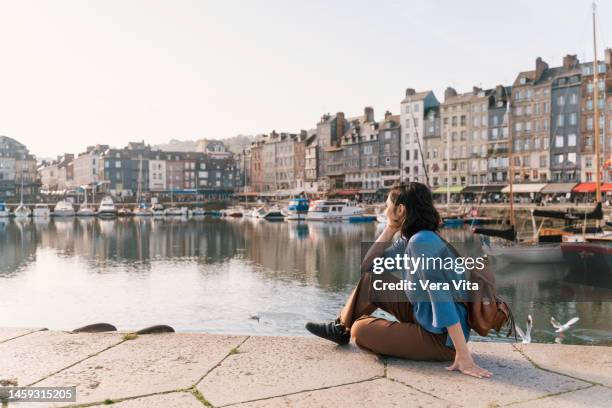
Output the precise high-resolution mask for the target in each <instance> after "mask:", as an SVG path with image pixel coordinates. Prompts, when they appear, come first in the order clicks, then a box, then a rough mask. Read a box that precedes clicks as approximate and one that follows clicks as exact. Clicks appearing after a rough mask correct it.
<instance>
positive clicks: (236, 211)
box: [222, 207, 244, 218]
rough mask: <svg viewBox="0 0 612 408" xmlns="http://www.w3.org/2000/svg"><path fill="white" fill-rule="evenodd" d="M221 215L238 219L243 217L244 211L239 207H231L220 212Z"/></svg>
mask: <svg viewBox="0 0 612 408" xmlns="http://www.w3.org/2000/svg"><path fill="white" fill-rule="evenodd" d="M222 215H223V216H225V217H233V218H240V217H242V216H243V215H244V209H243V208H241V207H232V208H228V209H227V210H224V211H222Z"/></svg>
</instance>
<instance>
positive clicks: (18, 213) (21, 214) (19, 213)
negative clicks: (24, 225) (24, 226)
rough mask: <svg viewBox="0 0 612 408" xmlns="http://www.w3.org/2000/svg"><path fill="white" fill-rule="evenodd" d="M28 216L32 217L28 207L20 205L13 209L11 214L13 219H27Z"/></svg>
mask: <svg viewBox="0 0 612 408" xmlns="http://www.w3.org/2000/svg"><path fill="white" fill-rule="evenodd" d="M30 215H32V210H30V209H29V208H28V207H25V206H22V205H20V206H19V207H17V208H16V209H15V211H14V212H13V216H14V217H15V218H21V219H23V218H28V217H29V216H30Z"/></svg>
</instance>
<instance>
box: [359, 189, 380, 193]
mask: <svg viewBox="0 0 612 408" xmlns="http://www.w3.org/2000/svg"><path fill="white" fill-rule="evenodd" d="M377 192H378V190H359V194H376V193H377Z"/></svg>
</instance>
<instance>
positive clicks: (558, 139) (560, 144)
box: [555, 136, 563, 147]
mask: <svg viewBox="0 0 612 408" xmlns="http://www.w3.org/2000/svg"><path fill="white" fill-rule="evenodd" d="M555 147H563V136H555Z"/></svg>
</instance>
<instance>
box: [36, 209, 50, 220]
mask: <svg viewBox="0 0 612 408" xmlns="http://www.w3.org/2000/svg"><path fill="white" fill-rule="evenodd" d="M50 214H51V213H50V211H49V209H48V208H35V209H34V212H33V213H32V216H33V217H34V218H49V216H50Z"/></svg>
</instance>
